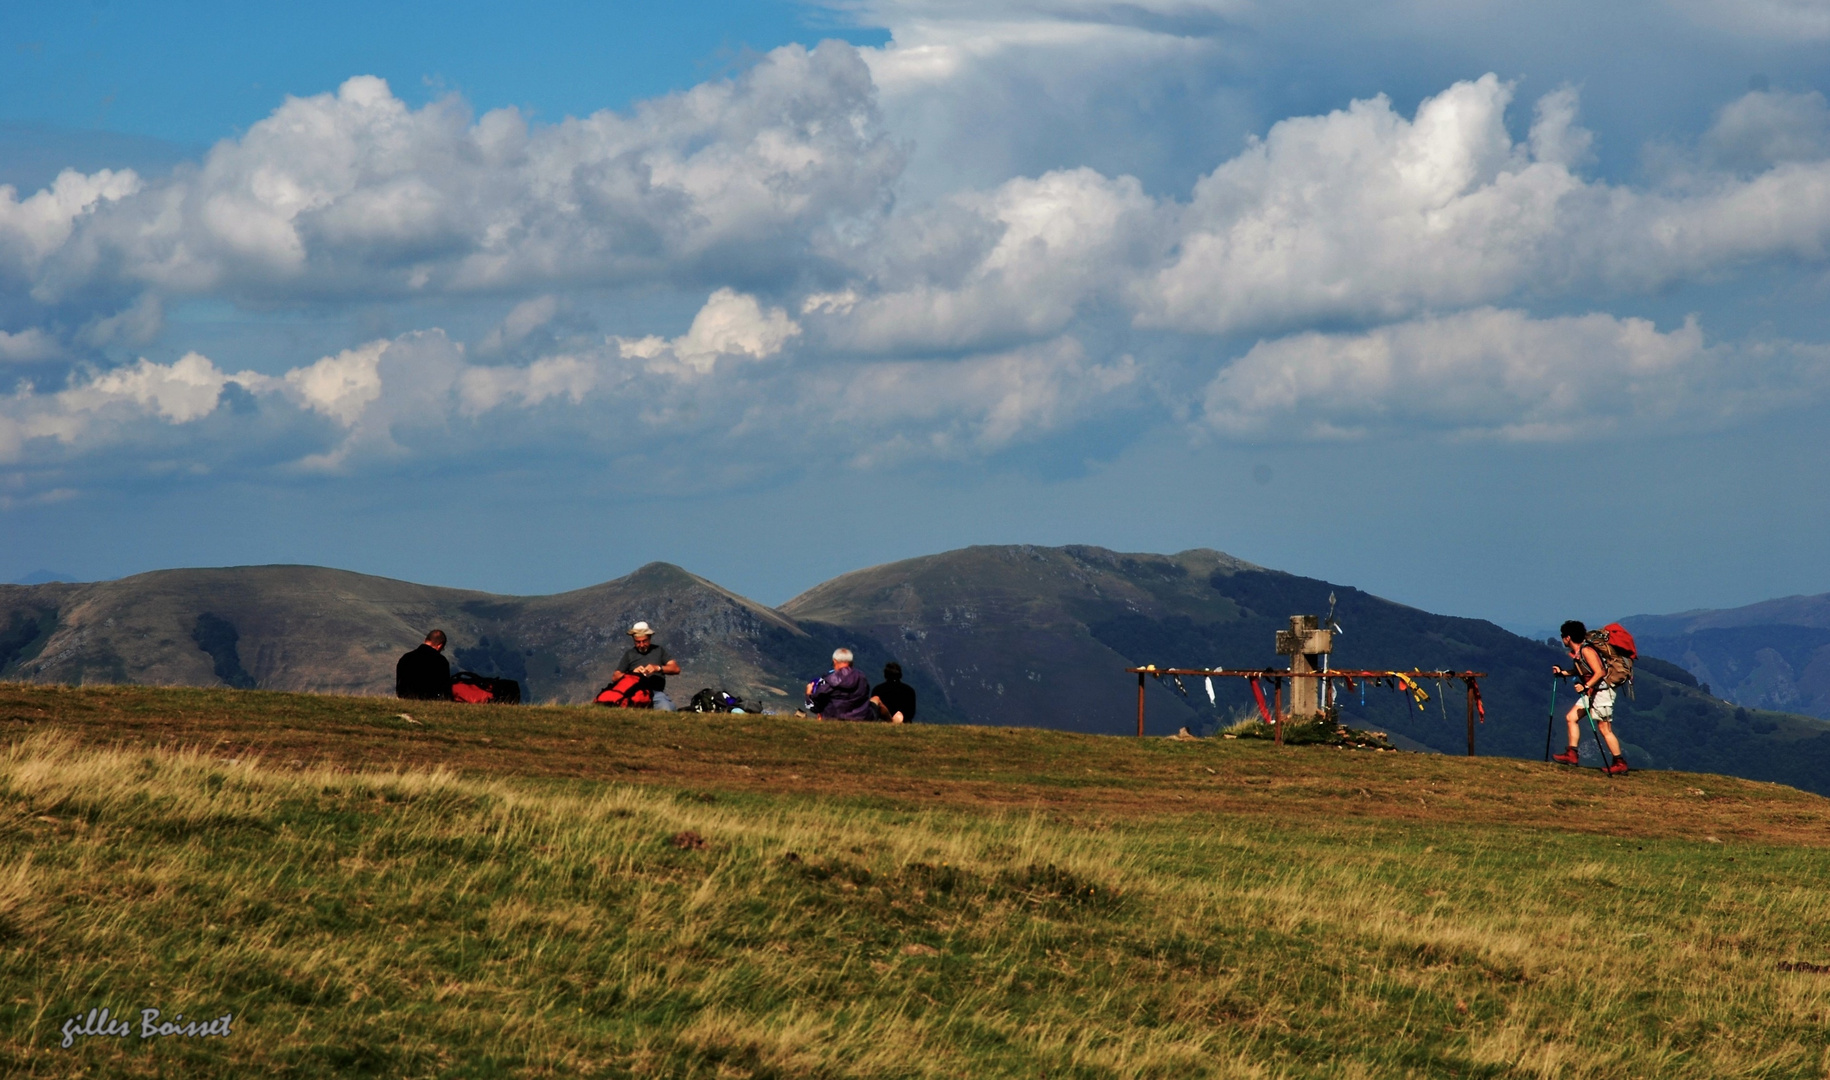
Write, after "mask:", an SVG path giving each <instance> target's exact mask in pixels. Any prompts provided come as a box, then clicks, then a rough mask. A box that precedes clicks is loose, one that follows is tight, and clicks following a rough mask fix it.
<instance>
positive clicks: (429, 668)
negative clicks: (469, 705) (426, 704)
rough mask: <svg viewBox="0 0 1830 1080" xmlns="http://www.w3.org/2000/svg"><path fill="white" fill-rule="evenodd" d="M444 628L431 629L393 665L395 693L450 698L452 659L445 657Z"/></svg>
mask: <svg viewBox="0 0 1830 1080" xmlns="http://www.w3.org/2000/svg"><path fill="white" fill-rule="evenodd" d="M444 651H445V632H444V631H443V630H434V631H432V632H431V633H428V634H427V635H426V641H425V644H423V645H421V646H420V647H419V648H417V649H414V650H413V651H412V652H410V653H408V654H406V655H405V656H403V657H401V658H400V663H398V664H395V665H394V695H395V696H396V697H403V698H411V699H413V700H415V701H450V700H451V661H449V660H447V659H445V657H444Z"/></svg>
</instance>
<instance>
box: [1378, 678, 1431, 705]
mask: <svg viewBox="0 0 1830 1080" xmlns="http://www.w3.org/2000/svg"><path fill="white" fill-rule="evenodd" d="M1386 674H1387V675H1390V676H1392V677H1393V678H1395V679H1397V680H1398V681H1399V682H1401V683H1403V684H1404V688H1405V689H1406V690H1409V691H1410V692H1411V696H1412V697H1413V698H1416V699H1417V711H1418V712H1422V711H1423V703H1424V702H1426V701H1428V700H1430V693H1429V691H1427V690H1425V689H1424V688H1423V687H1421V686H1418V685H1417V684H1416V683H1415V682H1412V681H1411V677H1410V676H1409V675H1406V674H1405V673H1404V672H1402V671H1388V672H1386Z"/></svg>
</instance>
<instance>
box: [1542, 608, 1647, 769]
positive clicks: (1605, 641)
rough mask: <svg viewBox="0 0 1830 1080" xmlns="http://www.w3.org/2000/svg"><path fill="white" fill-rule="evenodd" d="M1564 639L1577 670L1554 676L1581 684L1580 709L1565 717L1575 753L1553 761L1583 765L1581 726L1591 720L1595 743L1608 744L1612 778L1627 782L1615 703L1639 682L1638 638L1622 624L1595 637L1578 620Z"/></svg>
mask: <svg viewBox="0 0 1830 1080" xmlns="http://www.w3.org/2000/svg"><path fill="white" fill-rule="evenodd" d="M1558 633H1559V634H1561V635H1562V637H1563V647H1564V648H1565V649H1567V650H1569V655H1570V659H1571V660H1573V661H1574V664H1572V665H1571V667H1572V670H1569V671H1565V670H1563V668H1561V667H1553V668H1551V671H1552V673H1554V674H1555V675H1557V676H1558V677H1559V678H1564V677H1570V678H1574V679H1575V680H1576V704H1575V705H1573V706H1571V707H1570V711H1569V714H1568V715H1567V716H1565V717H1564V720H1565V721H1566V722H1567V723H1568V725H1569V749H1567V750H1565V751H1564V752H1563V753H1561V754H1552V755H1551V760H1552V761H1560V762H1562V763H1563V764H1565V765H1574V764H1576V763H1577V762H1578V761H1579V760H1580V758H1579V755H1578V754H1577V748H1578V747H1579V746H1580V745H1581V742H1582V727H1581V721H1582V717H1583V716H1584V715H1585V714H1586V715H1587V716H1588V719H1589V726H1590V727H1592V728H1594V729H1595V742H1596V743H1597V744H1599V743H1601V742H1602V741H1603V740H1606V742H1607V749H1606V750H1605V751H1604V752H1603V755H1602V756H1603V757H1604V758H1606V759H1608V760H1606V761H1605V762H1604V764H1605V766H1606V768H1607V771H1608V773H1609V774H1610V775H1613V776H1623V775H1625V774H1626V772H1627V759H1626V758H1623V757H1621V756H1620V740H1619V739H1616V738H1615V737H1614V699H1615V690H1616V689H1617V688H1618V687H1621V686H1625V685H1626V684H1627V683H1629V682H1631V681H1632V679H1633V660H1634V658H1635V657H1636V656H1637V655H1638V654H1637V651H1636V649H1635V647H1634V644H1633V635H1631V634H1629V633H1627V630H1626V628H1625V627H1623V626H1621V625H1620V624H1619V623H1609V624H1608V625H1607V626H1606V627H1603V628H1602V629H1600V630H1597V631H1595V632H1594V633H1590V632H1589V629H1588V627H1586V626H1584V625H1583V624H1582V623H1580V622H1578V621H1576V620H1574V619H1571V620H1570V621H1569V622H1566V623H1564V624H1563V626H1562V628H1561V629H1559V630H1558Z"/></svg>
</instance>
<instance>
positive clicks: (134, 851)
mask: <svg viewBox="0 0 1830 1080" xmlns="http://www.w3.org/2000/svg"><path fill="white" fill-rule="evenodd" d="M0 699H3V700H0V720H3V721H5V722H6V726H5V727H4V728H0V733H4V734H5V736H6V739H5V741H4V743H3V744H0V988H4V989H3V991H0V993H4V1000H3V1001H0V1074H4V1075H8V1076H13V1075H18V1076H46V1077H51V1076H55V1077H65V1076H98V1077H101V1076H107V1077H113V1076H185V1077H193V1076H203V1077H210V1076H223V1077H239V1076H248V1075H266V1074H278V1073H281V1072H285V1073H287V1074H297V1075H305V1076H314V1075H317V1076H350V1075H373V1076H388V1077H395V1076H409V1077H412V1076H458V1077H463V1076H477V1077H481V1076H535V1075H550V1076H581V1075H582V1076H594V1075H603V1076H695V1077H727V1076H779V1077H790V1076H795V1077H798V1076H831V1077H841V1076H858V1077H948V1078H951V1077H992V1076H1013V1077H1016V1076H1021V1077H1035V1076H1085V1077H1107V1076H1113V1077H1133V1076H1160V1077H1183V1076H1267V1077H1268V1076H1327V1077H1389V1076H1495V1077H1501V1076H1532V1077H1539V1076H1542V1077H1549V1076H1559V1077H1615V1076H1620V1077H1625V1076H1646V1077H1668V1076H1669V1077H1699V1078H1702V1077H1712V1078H1713V1077H1731V1076H1748V1077H1791V1076H1799V1077H1805V1076H1810V1077H1821V1076H1824V1075H1825V1074H1826V1072H1830V1036H1827V1035H1826V1030H1827V1021H1830V975H1819V974H1813V973H1810V972H1808V971H1804V972H1788V971H1782V970H1780V969H1779V965H1780V964H1781V963H1789V962H1795V961H1805V962H1808V963H1819V964H1822V963H1830V919H1827V918H1826V916H1827V915H1830V912H1827V911H1826V908H1827V907H1830V901H1827V900H1826V898H1825V894H1824V890H1823V888H1822V883H1823V881H1825V880H1826V879H1827V878H1830V850H1826V848H1825V847H1823V846H1821V845H1822V844H1823V843H1824V841H1825V840H1826V839H1830V830H1826V828H1825V825H1826V823H1830V814H1826V804H1825V802H1824V800H1821V799H1817V798H1815V797H1811V796H1804V795H1800V794H1798V793H1795V792H1791V791H1790V790H1788V789H1783V788H1778V787H1775V786H1772V785H1759V784H1749V783H1746V782H1741V781H1733V780H1728V779H1726V778H1699V777H1696V776H1687V775H1683V774H1657V775H1655V776H1646V777H1637V776H1636V777H1630V778H1629V781H1635V782H1639V783H1638V786H1628V784H1627V783H1626V782H1614V783H1609V782H1607V781H1604V780H1602V779H1601V778H1600V777H1598V776H1595V775H1594V774H1592V773H1590V774H1586V775H1585V774H1576V773H1571V772H1568V771H1564V772H1558V771H1554V770H1552V769H1549V768H1545V767H1541V766H1538V765H1535V764H1526V763H1520V762H1508V761H1486V760H1476V761H1467V760H1463V759H1446V758H1437V757H1424V756H1418V755H1409V754H1389V753H1387V754H1377V753H1356V752H1352V751H1337V750H1333V749H1330V748H1295V747H1292V748H1285V749H1282V750H1279V749H1277V748H1275V747H1271V746H1267V745H1264V744H1262V743H1256V744H1251V743H1247V742H1246V741H1243V740H1242V741H1239V742H1221V741H1219V740H1212V741H1203V742H1200V743H1178V742H1173V741H1167V740H1149V741H1132V740H1120V739H1094V738H1088V737H1075V736H1067V735H1061V734H1058V733H1050V732H999V731H992V730H987V729H936V728H927V729H924V728H913V729H906V730H893V729H890V728H887V727H865V726H862V725H819V724H813V723H808V722H801V721H781V722H778V724H777V725H776V726H774V727H769V726H765V725H762V724H760V723H758V724H753V725H738V724H733V723H730V722H728V721H721V722H719V723H716V724H708V723H707V722H706V721H704V720H702V719H692V718H683V717H665V716H653V715H647V716H643V715H631V714H614V713H608V712H603V711H598V712H591V711H587V710H570V711H563V710H470V711H465V710H462V709H458V708H455V707H449V708H446V709H438V708H432V709H420V710H415V712H414V715H415V717H416V720H418V723H416V724H409V723H408V722H406V721H399V723H398V724H397V725H396V726H394V727H387V726H385V725H384V724H383V720H384V719H387V718H390V717H391V715H392V713H391V711H392V710H397V709H398V708H399V703H394V702H376V701H373V700H367V701H365V700H362V699H329V698H323V699H314V698H302V697H295V696H286V695H260V694H233V693H222V692H217V693H215V694H214V696H211V695H208V694H203V693H201V692H195V691H186V692H172V693H166V694H162V693H161V692H159V691H152V690H135V691H132V692H127V691H69V690H63V691H53V690H44V689H40V688H29V689H28V688H20V687H6V688H5V693H4V694H0ZM160 702H163V703H164V704H163V709H164V712H165V715H166V717H167V723H168V724H169V725H170V730H171V731H172V732H177V733H182V734H183V736H184V737H183V738H174V739H169V740H164V743H165V744H164V745H153V744H152V743H153V742H155V741H159V740H155V739H153V738H152V735H153V733H154V732H156V731H157V730H158V728H157V725H158V723H159V718H160V712H161V706H160ZM133 717H137V718H138V719H137V720H133V719H130V718H133ZM393 719H398V718H397V717H393ZM28 721H29V722H28ZM104 721H106V723H104ZM135 724H141V725H143V726H140V727H135V726H134V725H135ZM236 725H240V726H239V728H237V727H236ZM232 730H234V731H239V732H240V734H239V736H238V737H236V738H227V737H225V736H222V735H219V734H212V733H216V732H224V731H232ZM516 731H518V732H519V734H511V733H512V732H516ZM339 732H349V733H350V734H347V735H340V734H338V733H339ZM206 736H207V737H206ZM136 739H138V740H140V741H139V742H137V743H136V742H135V741H134V740H136ZM311 739H315V740H316V741H315V742H309V741H308V740H311ZM364 739H367V740H369V741H368V742H364V741H363V740H364ZM509 741H513V742H515V743H516V744H517V747H516V749H515V750H514V751H513V752H512V753H511V752H508V751H506V750H503V751H500V752H498V751H497V750H496V749H494V748H495V747H497V746H499V745H500V744H501V743H504V742H509ZM548 744H551V749H552V753H551V754H550V755H547V756H544V757H543V756H541V754H540V753H539V750H540V748H541V747H543V746H547V745H548ZM250 745H265V746H266V747H267V749H266V750H265V751H262V752H260V753H252V754H251V753H249V752H248V750H247V747H248V746H250ZM307 746H311V747H315V751H314V750H308V749H304V747H307ZM390 747H391V748H392V750H393V752H394V753H393V756H394V757H395V758H396V759H397V760H398V761H399V762H400V764H398V765H382V764H380V763H378V762H377V761H375V760H373V759H377V758H384V757H386V756H388V755H387V750H388V749H389V748H390ZM599 748H601V749H599ZM771 752H772V753H773V754H774V755H775V756H773V757H769V756H766V755H767V754H769V753H771ZM333 757H334V758H336V759H337V760H336V761H335V762H334V763H329V764H327V763H326V762H327V761H330V760H331V759H332V758H333ZM351 757H356V758H361V759H366V760H369V764H366V765H364V764H359V763H352V762H351V761H350V760H349V759H350V758H351ZM666 762H671V763H672V765H671V768H672V770H673V771H671V772H670V771H668V770H667V768H664V767H663V763H666ZM619 763H621V764H624V765H632V766H634V767H633V768H629V769H621V768H619V767H618V764H619ZM746 770H747V772H746ZM607 776H624V777H633V778H635V779H638V780H644V781H648V780H652V781H654V782H643V783H631V782H627V781H619V780H613V779H606V777H607ZM987 777H989V778H990V779H986V778H987ZM790 778H792V779H790ZM99 1006H111V1007H113V1008H114V1010H115V1011H116V1012H117V1013H119V1012H131V1011H137V1010H138V1009H140V1008H143V1007H148V1006H152V1007H158V1008H161V1009H164V1010H166V1012H167V1013H168V1014H170V1013H175V1012H184V1013H185V1014H186V1016H187V1017H197V1018H206V1019H207V1018H210V1017H214V1016H218V1015H220V1014H222V1013H224V1012H233V1013H235V1015H236V1026H235V1033H234V1035H232V1036H231V1037H230V1038H227V1039H183V1038H175V1037H174V1038H167V1039H160V1040H146V1041H143V1040H140V1039H137V1038H129V1039H125V1040H123V1039H101V1038H91V1039H84V1040H79V1041H77V1043H76V1045H75V1046H73V1047H72V1048H70V1049H63V1048H61V1047H60V1046H59V1045H58V1042H59V1039H60V1035H59V1030H60V1027H61V1025H62V1024H63V1022H64V1021H65V1020H66V1019H68V1018H69V1017H70V1016H72V1015H75V1014H77V1013H79V1012H86V1011H87V1010H88V1009H89V1008H91V1007H99Z"/></svg>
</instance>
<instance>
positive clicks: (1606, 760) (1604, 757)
mask: <svg viewBox="0 0 1830 1080" xmlns="http://www.w3.org/2000/svg"><path fill="white" fill-rule="evenodd" d="M1582 715H1583V716H1584V717H1586V718H1587V719H1588V722H1589V730H1590V731H1591V732H1593V733H1594V735H1595V749H1596V750H1598V751H1600V753H1601V768H1602V771H1603V772H1606V771H1607V770H1608V768H1609V767H1610V766H1612V765H1613V764H1614V759H1613V757H1612V756H1611V755H1609V754H1608V748H1607V745H1606V744H1605V743H1603V742H1602V741H1601V729H1600V728H1598V727H1596V726H1595V714H1594V713H1592V712H1589V711H1588V709H1587V708H1584V709H1583V710H1582Z"/></svg>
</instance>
